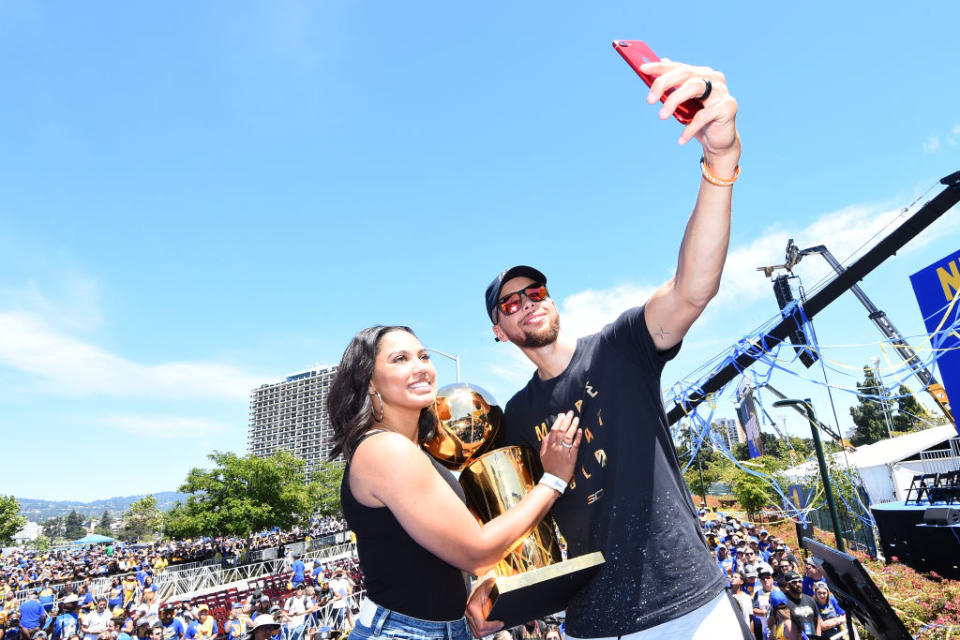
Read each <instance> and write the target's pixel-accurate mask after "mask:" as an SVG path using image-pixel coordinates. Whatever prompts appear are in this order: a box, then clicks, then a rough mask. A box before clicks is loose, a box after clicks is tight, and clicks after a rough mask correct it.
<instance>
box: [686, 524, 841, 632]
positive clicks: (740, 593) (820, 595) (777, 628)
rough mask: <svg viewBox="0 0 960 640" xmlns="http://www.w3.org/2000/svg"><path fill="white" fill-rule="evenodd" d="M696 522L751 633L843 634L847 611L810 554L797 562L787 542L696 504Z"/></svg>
mask: <svg viewBox="0 0 960 640" xmlns="http://www.w3.org/2000/svg"><path fill="white" fill-rule="evenodd" d="M700 524H701V526H702V527H703V530H704V534H705V535H706V539H707V544H708V546H709V547H710V550H711V552H712V553H713V556H714V558H715V559H716V562H717V567H718V569H719V570H720V572H721V573H723V574H724V575H725V576H726V577H727V578H728V579H729V581H730V585H729V589H730V594H731V595H732V596H733V598H734V600H735V601H736V602H737V604H738V605H740V609H741V611H742V613H743V616H744V619H745V620H746V622H747V624H748V625H750V627H751V629H752V630H753V633H754V637H755V638H757V639H758V640H768V639H770V640H800V639H802V638H806V637H808V636H810V635H818V636H821V637H823V638H827V639H835V638H841V637H845V635H844V634H845V632H846V631H845V627H846V625H845V620H846V618H845V616H846V612H845V611H844V610H843V609H842V608H841V607H840V605H839V603H838V602H837V599H836V598H835V597H834V595H833V594H832V593H831V592H830V588H829V586H828V585H827V583H826V581H825V579H824V578H825V576H824V573H823V570H822V569H821V567H820V566H819V565H818V564H817V562H816V560H815V559H814V558H813V557H810V558H808V559H807V560H805V561H804V562H802V563H801V562H800V561H799V560H798V559H797V557H796V556H795V555H794V554H793V552H792V551H791V549H790V547H789V546H788V545H787V544H786V542H784V541H783V540H781V539H779V538H777V537H776V536H773V535H770V533H769V532H768V531H767V530H766V529H764V528H762V527H758V526H757V525H756V524H753V523H748V522H741V521H739V520H738V519H736V518H734V517H731V516H726V517H724V516H723V515H721V514H718V513H713V512H709V511H706V510H701V512H700ZM801 567H802V570H803V574H802V575H801V573H800V571H801Z"/></svg>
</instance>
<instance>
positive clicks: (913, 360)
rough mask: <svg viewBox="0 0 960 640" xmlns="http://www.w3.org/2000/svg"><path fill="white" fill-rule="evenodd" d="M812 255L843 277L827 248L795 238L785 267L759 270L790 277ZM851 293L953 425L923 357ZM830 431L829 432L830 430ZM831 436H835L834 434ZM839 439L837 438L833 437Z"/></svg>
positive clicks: (874, 308)
mask: <svg viewBox="0 0 960 640" xmlns="http://www.w3.org/2000/svg"><path fill="white" fill-rule="evenodd" d="M812 254H819V255H820V256H822V257H823V259H824V260H826V261H827V264H829V265H830V266H831V267H832V268H833V270H834V271H836V272H837V275H842V274H843V273H844V272H845V271H846V269H845V268H844V267H843V265H842V264H840V262H839V261H838V260H837V259H836V258H835V257H833V254H832V253H830V251H828V250H827V248H826V247H825V246H824V245H822V244H820V245H817V246H815V247H809V248H807V249H802V250H801V249H799V248H798V247H797V245H796V244H794V242H793V238H790V240H788V241H787V250H786V259H785V262H784V264H782V265H775V266H771V267H760V268H759V269H758V270H760V271H763V272H764V274H766V276H767V277H768V278H769V277H771V276H772V275H773V272H774V271H776V270H777V269H786V270H787V271H789V272H790V273H791V274H792V273H793V268H794V267H795V266H797V264H798V263H799V262H800V260H802V259H803V257H804V256H809V255H812ZM850 291H852V292H853V295H855V296H856V297H857V300H859V301H860V303H861V304H862V305H863V306H864V307H865V308H866V309H867V314H868V315H867V317H868V318H870V320H872V321H873V323H874V324H875V325H877V328H878V329H880V332H881V333H882V334H883V335H884V336H886V337H887V338H888V339H889V340H890V344H892V345H893V348H894V349H896V351H897V353H898V354H899V355H900V357H901V358H903V360H904V362H906V363H907V365H908V366H909V367H910V368H911V369H912V370H913V373H914V375H916V376H917V378H918V379H919V380H920V382H921V383H922V384H923V388H924V390H925V391H926V392H927V393H928V394H930V397H931V398H933V401H934V402H935V403H936V404H937V406H938V407H939V408H940V410H941V411H942V412H943V415H945V416H946V417H947V419H948V420H949V421H950V422H953V421H954V419H953V413H952V412H951V411H950V401H949V399H948V398H947V393H946V391H944V388H943V385H942V384H940V382H939V381H938V380H937V379H936V378H935V377H934V376H933V374H932V373H930V372H929V371H927V369H926V367H924V366H923V363H922V362H921V361H920V358H919V357H917V354H916V352H915V351H914V350H913V348H912V347H911V346H910V345H909V344H907V341H906V340H904V338H903V335H901V333H900V332H899V331H898V330H897V328H896V327H895V326H893V323H892V322H891V321H890V319H889V318H888V317H887V314H886V313H884V312H883V311H882V310H881V309H878V308H877V306H876V305H875V304H873V302H872V301H871V300H870V298H868V297H867V294H865V293H864V292H863V289H861V288H860V286H859V285H856V284H854V285H852V286H851V287H850ZM828 432H829V431H828ZM831 435H832V434H831ZM834 438H835V439H836V436H834Z"/></svg>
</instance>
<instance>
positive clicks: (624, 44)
mask: <svg viewBox="0 0 960 640" xmlns="http://www.w3.org/2000/svg"><path fill="white" fill-rule="evenodd" d="M613 48H614V49H616V50H617V53H619V54H620V55H621V56H623V59H624V60H626V61H627V64H629V65H630V66H631V67H632V68H633V70H634V71H636V72H637V75H638V76H640V77H641V78H642V79H643V81H644V82H646V83H647V86H648V87H649V86H650V85H652V84H653V81H654V80H656V79H657V76H652V75H650V74H649V73H644V72H643V71H640V65H642V64H646V63H648V62H659V61H660V58H658V57H657V54H655V53H654V52H653V51H652V50H651V49H650V47H648V46H647V45H646V43H644V42H641V41H640V40H614V41H613ZM673 91H674V90H673V89H667V90H666V91H665V92H664V93H663V95H662V96H660V102H666V101H667V96H669V95H670V94H671V93H673ZM700 109H703V102H701V101H700V100H698V99H697V98H690V99H689V100H687V101H685V102H681V103H680V105H679V106H677V108H676V109H675V110H674V112H673V116H674V117H675V118H676V119H677V120H679V121H680V123H681V124H690V121H691V120H693V116H694V115H696V113H697V111H700Z"/></svg>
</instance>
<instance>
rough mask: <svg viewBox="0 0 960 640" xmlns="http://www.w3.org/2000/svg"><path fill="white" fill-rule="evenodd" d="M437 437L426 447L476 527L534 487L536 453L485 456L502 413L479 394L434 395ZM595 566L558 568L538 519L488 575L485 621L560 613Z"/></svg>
mask: <svg viewBox="0 0 960 640" xmlns="http://www.w3.org/2000/svg"><path fill="white" fill-rule="evenodd" d="M435 411H436V414H437V435H436V437H435V438H434V439H433V440H431V441H430V442H428V443H427V444H426V449H427V452H428V453H430V455H432V456H433V457H434V458H436V459H437V460H438V461H439V462H440V463H441V464H443V465H444V466H446V467H448V468H450V469H453V470H455V471H459V472H460V486H461V487H463V492H464V494H466V498H467V507H468V508H469V509H470V511H471V512H472V513H473V515H474V516H475V517H476V518H477V520H478V521H479V522H480V523H481V524H483V523H485V522H489V521H490V520H493V519H494V518H496V517H497V516H499V515H500V514H502V513H503V512H504V511H506V510H507V509H509V508H510V507H512V506H513V505H515V504H517V503H518V502H520V500H521V499H522V498H523V496H524V495H526V493H527V492H528V491H530V490H531V489H533V487H534V486H536V484H537V481H539V480H540V476H541V475H543V469H542V467H541V466H540V457H539V454H538V452H536V451H534V450H532V449H529V448H527V447H503V448H502V449H494V450H492V451H491V450H490V449H491V448H492V447H493V445H494V443H495V442H496V439H497V435H498V433H499V431H500V427H501V425H502V424H503V411H501V409H500V407H499V406H497V403H496V401H495V400H494V399H493V396H491V395H490V394H489V393H488V392H486V391H484V390H483V389H481V388H480V387H477V386H474V385H470V384H464V383H457V384H451V385H447V386H445V387H443V388H442V389H440V390H439V391H438V392H437V402H436V405H435ZM601 564H603V554H601V553H600V552H599V551H597V552H594V553H588V554H586V555H582V556H578V557H576V558H571V559H569V560H563V557H562V555H561V553H560V543H559V542H558V540H557V533H556V530H555V529H554V525H553V519H552V518H550V517H549V516H548V517H546V518H544V519H543V520H542V521H541V522H540V523H539V524H538V525H537V526H535V527H533V528H532V529H531V530H530V531H528V532H527V533H525V534H524V535H523V536H522V537H521V538H520V539H519V540H517V541H516V542H515V543H514V544H513V545H512V546H511V547H510V549H509V550H508V552H507V555H506V556H505V557H504V558H503V560H501V561H500V563H499V564H497V566H496V567H495V568H494V570H493V573H494V575H493V576H492V577H488V578H486V579H488V580H493V581H494V585H493V588H492V589H491V591H490V602H491V607H490V609H489V610H485V611H484V614H485V617H486V619H488V620H501V621H503V622H504V624H505V625H506V627H507V628H509V627H512V626H516V625H519V624H523V623H524V622H527V621H529V620H533V619H535V618H542V617H544V616H547V615H550V614H553V613H557V612H558V611H562V610H563V609H565V608H566V606H567V602H569V600H570V598H571V597H572V596H573V594H574V593H576V591H577V590H578V589H579V588H580V587H581V586H582V585H583V584H584V583H585V582H586V581H587V579H589V578H590V576H591V575H592V574H593V573H594V572H595V571H596V569H597V567H599V566H600V565H601Z"/></svg>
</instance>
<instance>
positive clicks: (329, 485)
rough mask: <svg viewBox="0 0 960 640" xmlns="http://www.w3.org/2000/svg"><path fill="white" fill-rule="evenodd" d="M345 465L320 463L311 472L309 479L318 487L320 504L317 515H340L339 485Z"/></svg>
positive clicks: (340, 463)
mask: <svg viewBox="0 0 960 640" xmlns="http://www.w3.org/2000/svg"><path fill="white" fill-rule="evenodd" d="M344 468H345V465H344V464H343V463H342V462H321V463H320V466H319V467H318V468H316V469H314V470H313V472H312V473H311V474H310V479H311V480H313V481H314V482H316V483H317V484H318V485H319V486H320V502H319V505H318V506H317V513H318V514H319V515H321V516H336V515H341V514H342V512H343V510H342V509H341V507H340V483H341V482H343V471H344Z"/></svg>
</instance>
